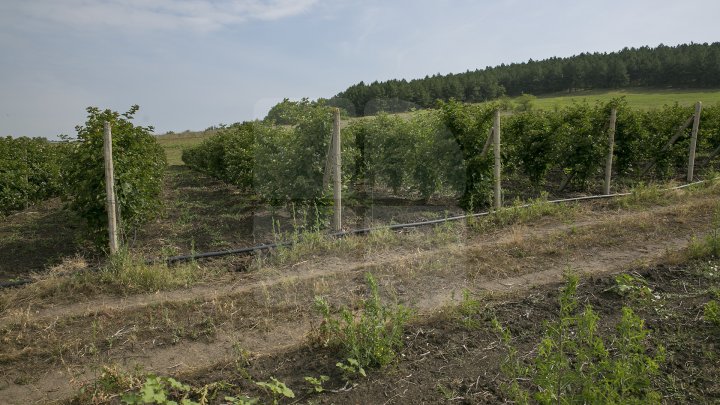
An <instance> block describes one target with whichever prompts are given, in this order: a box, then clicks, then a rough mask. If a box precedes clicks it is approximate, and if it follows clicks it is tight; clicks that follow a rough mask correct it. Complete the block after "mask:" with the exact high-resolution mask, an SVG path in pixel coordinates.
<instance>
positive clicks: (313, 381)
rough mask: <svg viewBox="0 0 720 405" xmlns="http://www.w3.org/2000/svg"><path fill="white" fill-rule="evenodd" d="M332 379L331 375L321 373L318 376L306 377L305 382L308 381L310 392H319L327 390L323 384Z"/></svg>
mask: <svg viewBox="0 0 720 405" xmlns="http://www.w3.org/2000/svg"><path fill="white" fill-rule="evenodd" d="M329 380H330V377H328V376H326V375H321V376H320V377H318V378H315V377H305V382H307V383H308V385H309V386H310V388H308V391H307V392H308V394H319V393H321V392H323V391H325V388H323V384H324V383H325V382H327V381H329Z"/></svg>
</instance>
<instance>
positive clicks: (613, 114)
mask: <svg viewBox="0 0 720 405" xmlns="http://www.w3.org/2000/svg"><path fill="white" fill-rule="evenodd" d="M616 120H617V109H615V108H613V109H612V110H611V111H610V128H609V129H608V155H607V158H606V159H605V184H604V187H603V194H605V195H608V194H610V178H611V177H612V161H613V149H614V148H615V121H616Z"/></svg>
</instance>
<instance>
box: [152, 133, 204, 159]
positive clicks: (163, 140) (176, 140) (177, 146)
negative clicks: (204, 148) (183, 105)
mask: <svg viewBox="0 0 720 405" xmlns="http://www.w3.org/2000/svg"><path fill="white" fill-rule="evenodd" d="M215 133H216V131H188V132H183V133H181V134H164V135H157V140H158V142H159V143H160V145H161V146H162V147H163V149H165V155H167V161H168V165H170V166H174V165H182V164H183V162H182V159H181V156H182V151H183V149H185V148H189V147H192V146H195V145H198V144H199V143H200V142H202V141H203V139H205V138H207V137H210V136H212V135H214V134H215Z"/></svg>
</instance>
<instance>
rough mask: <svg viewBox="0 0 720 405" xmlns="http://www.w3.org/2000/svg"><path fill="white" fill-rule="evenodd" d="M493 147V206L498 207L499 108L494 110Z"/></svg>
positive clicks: (500, 203) (500, 196)
mask: <svg viewBox="0 0 720 405" xmlns="http://www.w3.org/2000/svg"><path fill="white" fill-rule="evenodd" d="M492 132H493V143H494V145H493V149H494V151H495V172H494V178H495V199H494V204H495V208H496V209H499V208H500V207H502V194H501V189H500V173H501V171H502V170H501V169H502V167H501V162H500V110H499V109H498V110H496V111H495V122H494V124H493V131H492Z"/></svg>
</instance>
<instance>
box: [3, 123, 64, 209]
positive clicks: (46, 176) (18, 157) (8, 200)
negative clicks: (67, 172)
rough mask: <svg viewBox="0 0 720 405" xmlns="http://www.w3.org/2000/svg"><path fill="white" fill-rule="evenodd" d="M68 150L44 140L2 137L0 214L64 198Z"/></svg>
mask: <svg viewBox="0 0 720 405" xmlns="http://www.w3.org/2000/svg"><path fill="white" fill-rule="evenodd" d="M68 147H69V145H68V144H67V143H65V142H62V143H53V142H50V141H48V140H47V139H44V138H27V137H21V138H11V137H9V136H8V137H5V138H0V215H5V214H8V213H9V212H11V211H14V210H18V209H23V208H27V207H28V206H29V205H32V204H34V203H36V202H39V201H42V200H45V199H48V198H51V197H57V196H59V195H61V192H62V189H63V187H62V181H63V180H62V174H63V173H62V167H63V164H64V157H65V154H66V153H67V149H68Z"/></svg>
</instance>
